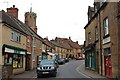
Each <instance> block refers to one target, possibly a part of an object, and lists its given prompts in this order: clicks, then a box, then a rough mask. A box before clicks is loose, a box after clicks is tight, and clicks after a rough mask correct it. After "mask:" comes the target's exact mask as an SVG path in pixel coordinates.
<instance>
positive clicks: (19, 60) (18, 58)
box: [4, 54, 23, 68]
mask: <svg viewBox="0 0 120 80" xmlns="http://www.w3.org/2000/svg"><path fill="white" fill-rule="evenodd" d="M4 60H5V61H4V64H5V65H6V64H11V65H13V68H22V67H23V56H22V55H20V54H6V55H5V56H4Z"/></svg>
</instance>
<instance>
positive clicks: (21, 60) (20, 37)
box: [0, 6, 29, 75]
mask: <svg viewBox="0 0 120 80" xmlns="http://www.w3.org/2000/svg"><path fill="white" fill-rule="evenodd" d="M9 9H10V10H13V12H14V11H18V9H16V8H15V6H13V7H11V8H7V12H5V11H3V10H2V11H0V15H1V16H0V34H1V35H0V53H1V54H0V65H2V66H3V69H6V68H4V67H6V66H7V65H11V67H12V70H11V71H12V73H13V74H18V73H21V72H24V71H25V61H26V60H25V59H26V58H25V55H26V52H27V50H26V38H27V35H28V34H29V32H28V30H27V29H26V28H25V26H24V24H22V23H21V22H20V21H19V20H18V16H17V15H16V14H15V15H11V11H10V10H9ZM9 12H10V13H9ZM2 72H3V73H4V72H6V71H5V70H3V71H2ZM5 74H6V73H5ZM3 75H4V74H3ZM6 75H7V74H6Z"/></svg>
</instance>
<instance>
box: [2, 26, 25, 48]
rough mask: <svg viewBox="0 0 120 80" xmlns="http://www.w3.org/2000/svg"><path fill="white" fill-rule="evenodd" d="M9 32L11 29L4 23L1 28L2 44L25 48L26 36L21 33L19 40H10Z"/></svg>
mask: <svg viewBox="0 0 120 80" xmlns="http://www.w3.org/2000/svg"><path fill="white" fill-rule="evenodd" d="M11 32H12V29H10V28H9V27H7V26H6V25H3V28H2V45H3V44H7V45H12V46H15V47H19V48H22V49H26V36H24V35H21V42H20V43H17V42H14V41H12V40H11Z"/></svg>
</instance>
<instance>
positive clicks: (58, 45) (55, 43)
mask: <svg viewBox="0 0 120 80" xmlns="http://www.w3.org/2000/svg"><path fill="white" fill-rule="evenodd" d="M50 42H51V43H52V44H53V45H55V46H57V47H61V48H64V47H63V46H62V45H60V44H58V43H57V42H56V41H55V40H51V41H50Z"/></svg>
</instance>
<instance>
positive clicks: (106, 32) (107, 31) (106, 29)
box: [103, 17, 109, 36]
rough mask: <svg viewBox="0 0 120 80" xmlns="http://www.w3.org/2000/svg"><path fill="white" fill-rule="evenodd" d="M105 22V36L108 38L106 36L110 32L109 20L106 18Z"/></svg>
mask: <svg viewBox="0 0 120 80" xmlns="http://www.w3.org/2000/svg"><path fill="white" fill-rule="evenodd" d="M103 22H104V23H103V25H104V35H105V36H106V35H108V34H109V30H108V26H109V25H108V18H107V17H106V18H105V19H104V21H103Z"/></svg>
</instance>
